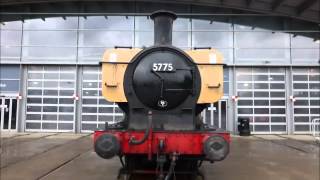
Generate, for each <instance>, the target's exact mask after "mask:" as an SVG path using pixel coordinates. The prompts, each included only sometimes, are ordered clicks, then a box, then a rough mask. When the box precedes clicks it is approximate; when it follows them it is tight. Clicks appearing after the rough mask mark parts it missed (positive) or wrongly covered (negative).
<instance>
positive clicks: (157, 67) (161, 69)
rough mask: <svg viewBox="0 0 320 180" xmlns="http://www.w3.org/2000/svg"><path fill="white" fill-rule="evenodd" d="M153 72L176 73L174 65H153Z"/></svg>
mask: <svg viewBox="0 0 320 180" xmlns="http://www.w3.org/2000/svg"><path fill="white" fill-rule="evenodd" d="M152 71H158V72H172V71H175V69H174V67H173V65H172V63H153V64H152Z"/></svg>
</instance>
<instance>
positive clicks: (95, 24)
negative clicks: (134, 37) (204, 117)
mask: <svg viewBox="0 0 320 180" xmlns="http://www.w3.org/2000/svg"><path fill="white" fill-rule="evenodd" d="M133 20H134V18H133V17H132V16H88V17H86V18H84V17H80V29H104V30H133Z"/></svg>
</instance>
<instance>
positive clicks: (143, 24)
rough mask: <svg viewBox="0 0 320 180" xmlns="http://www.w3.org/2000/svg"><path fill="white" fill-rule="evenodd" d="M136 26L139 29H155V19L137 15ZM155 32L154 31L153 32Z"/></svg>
mask: <svg viewBox="0 0 320 180" xmlns="http://www.w3.org/2000/svg"><path fill="white" fill-rule="evenodd" d="M135 21H136V22H135V28H136V30H138V31H153V21H152V20H151V18H149V17H147V16H136V17H135ZM152 34H153V33H152Z"/></svg>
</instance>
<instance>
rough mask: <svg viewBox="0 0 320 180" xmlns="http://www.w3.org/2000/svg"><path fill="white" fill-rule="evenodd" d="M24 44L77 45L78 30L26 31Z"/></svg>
mask: <svg viewBox="0 0 320 180" xmlns="http://www.w3.org/2000/svg"><path fill="white" fill-rule="evenodd" d="M23 45H36V46H44V45H47V46H76V45H77V32H76V31H25V32H24V34H23Z"/></svg>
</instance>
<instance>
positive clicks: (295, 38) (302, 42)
mask: <svg viewBox="0 0 320 180" xmlns="http://www.w3.org/2000/svg"><path fill="white" fill-rule="evenodd" d="M300 34H301V33H300ZM315 37H319V33H304V34H303V35H291V47H292V48H315V49H314V51H316V49H319V43H317V42H316V41H315V40H314V39H315Z"/></svg>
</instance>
